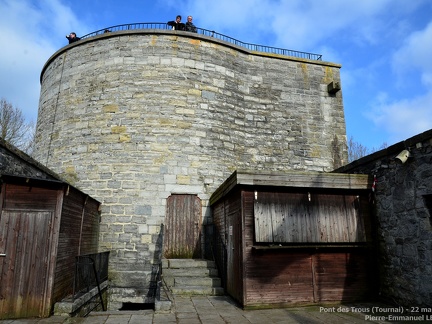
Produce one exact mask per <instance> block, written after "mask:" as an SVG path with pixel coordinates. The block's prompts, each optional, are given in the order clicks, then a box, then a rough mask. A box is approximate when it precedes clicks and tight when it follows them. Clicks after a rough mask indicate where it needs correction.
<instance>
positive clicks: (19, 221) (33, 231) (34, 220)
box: [0, 210, 53, 319]
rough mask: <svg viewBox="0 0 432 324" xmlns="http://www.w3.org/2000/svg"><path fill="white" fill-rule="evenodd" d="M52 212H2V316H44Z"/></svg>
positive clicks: (0, 239)
mask: <svg viewBox="0 0 432 324" xmlns="http://www.w3.org/2000/svg"><path fill="white" fill-rule="evenodd" d="M52 218H53V212H48V211H40V212H36V211H10V210H3V211H2V213H1V215H0V255H1V256H0V278H1V282H0V319H7V318H22V317H35V316H36V317H37V316H44V313H45V312H46V307H45V304H46V302H47V301H46V291H47V275H48V266H49V264H48V263H49V257H48V256H49V253H50V224H51V221H52Z"/></svg>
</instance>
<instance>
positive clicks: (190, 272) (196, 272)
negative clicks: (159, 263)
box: [162, 268, 218, 277]
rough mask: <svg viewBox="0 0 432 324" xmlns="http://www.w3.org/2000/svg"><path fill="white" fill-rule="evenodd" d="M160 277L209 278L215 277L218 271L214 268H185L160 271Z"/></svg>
mask: <svg viewBox="0 0 432 324" xmlns="http://www.w3.org/2000/svg"><path fill="white" fill-rule="evenodd" d="M162 275H163V276H164V277H180V276H181V277H198V276H209V277H217V276H218V270H217V269H216V268H213V269H206V268H196V269H194V268H185V269H162Z"/></svg>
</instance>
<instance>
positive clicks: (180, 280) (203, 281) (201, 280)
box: [174, 277, 221, 288]
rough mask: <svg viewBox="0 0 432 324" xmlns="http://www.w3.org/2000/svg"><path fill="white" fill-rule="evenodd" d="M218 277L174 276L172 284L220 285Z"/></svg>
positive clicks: (182, 285)
mask: <svg viewBox="0 0 432 324" xmlns="http://www.w3.org/2000/svg"><path fill="white" fill-rule="evenodd" d="M220 285H221V280H220V278H209V277H175V280H174V286H176V287H177V286H181V287H184V286H202V287H210V288H212V287H220Z"/></svg>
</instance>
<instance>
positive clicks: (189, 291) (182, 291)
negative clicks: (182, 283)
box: [171, 286, 225, 296]
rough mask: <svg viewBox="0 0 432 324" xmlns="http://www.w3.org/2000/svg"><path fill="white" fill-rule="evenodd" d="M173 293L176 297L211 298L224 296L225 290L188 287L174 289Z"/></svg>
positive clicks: (172, 289) (220, 288)
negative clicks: (197, 296) (205, 296)
mask: <svg viewBox="0 0 432 324" xmlns="http://www.w3.org/2000/svg"><path fill="white" fill-rule="evenodd" d="M171 291H172V293H173V294H174V295H190V296H192V295H209V296H223V295H224V294H225V293H224V290H223V288H222V287H213V288H210V287H201V286H187V287H172V288H171Z"/></svg>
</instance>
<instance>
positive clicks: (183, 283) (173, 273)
mask: <svg viewBox="0 0 432 324" xmlns="http://www.w3.org/2000/svg"><path fill="white" fill-rule="evenodd" d="M162 277H163V280H164V282H165V284H166V285H167V286H168V288H169V290H170V291H171V292H172V293H173V294H176V295H210V296H222V295H224V290H223V288H222V287H221V279H220V278H218V271H217V268H216V263H215V262H214V261H210V260H202V259H163V260H162Z"/></svg>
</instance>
